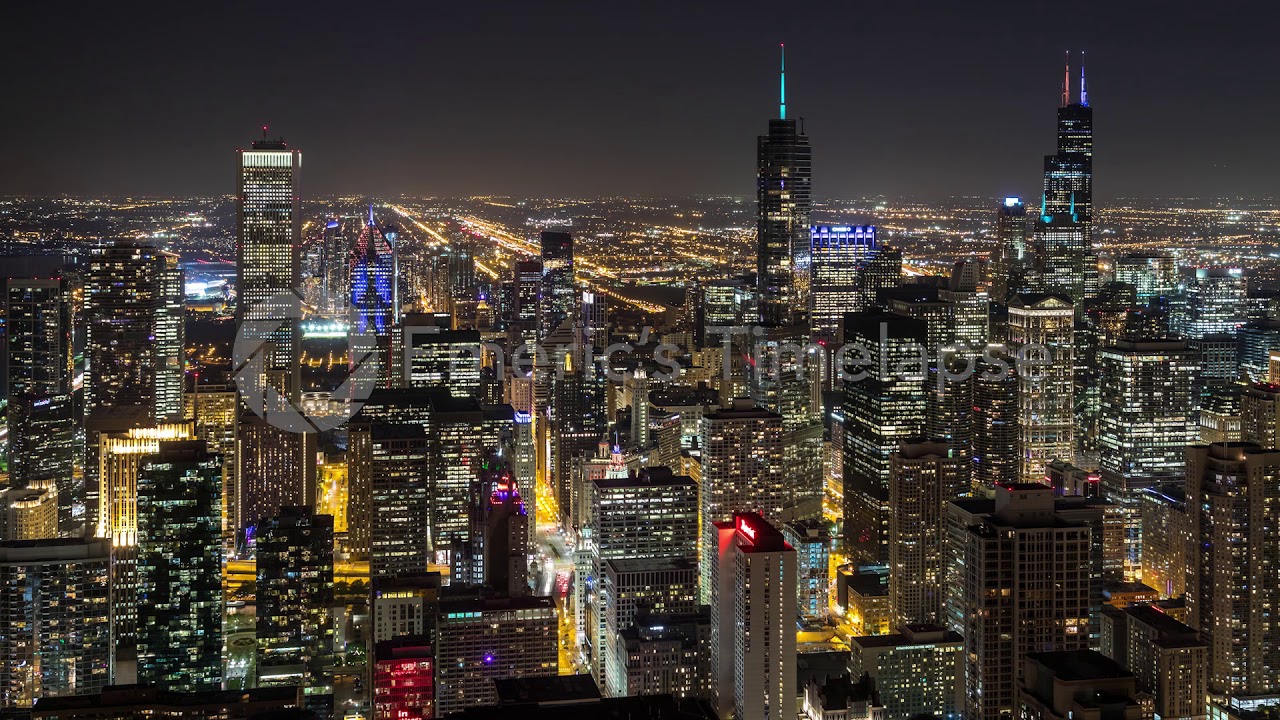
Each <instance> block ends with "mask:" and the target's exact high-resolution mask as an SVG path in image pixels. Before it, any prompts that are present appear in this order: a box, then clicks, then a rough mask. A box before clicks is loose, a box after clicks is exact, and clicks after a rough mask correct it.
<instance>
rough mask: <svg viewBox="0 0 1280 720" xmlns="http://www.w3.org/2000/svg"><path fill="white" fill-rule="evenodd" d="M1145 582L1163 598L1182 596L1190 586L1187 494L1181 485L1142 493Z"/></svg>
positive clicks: (1158, 487) (1150, 489)
mask: <svg viewBox="0 0 1280 720" xmlns="http://www.w3.org/2000/svg"><path fill="white" fill-rule="evenodd" d="M1140 514H1141V522H1142V537H1143V543H1142V582H1143V583H1144V584H1146V585H1149V586H1150V587H1153V588H1155V589H1156V591H1157V592H1159V593H1160V596H1161V597H1164V598H1176V597H1181V596H1182V595H1184V594H1185V593H1186V589H1187V563H1188V561H1187V555H1188V553H1189V552H1190V548H1191V528H1190V526H1189V525H1188V522H1189V519H1190V518H1189V516H1188V515H1187V494H1186V490H1185V489H1184V488H1183V487H1182V485H1181V484H1168V485H1158V486H1156V487H1150V488H1147V489H1146V490H1144V491H1143V492H1142V499H1141V503H1140Z"/></svg>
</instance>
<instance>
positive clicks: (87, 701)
mask: <svg viewBox="0 0 1280 720" xmlns="http://www.w3.org/2000/svg"><path fill="white" fill-rule="evenodd" d="M297 701H298V688H296V687H269V688H254V689H252V690H208V691H205V692H191V693H184V692H170V691H168V690H161V689H160V688H157V687H153V686H150V685H109V686H107V687H105V688H103V689H102V692H100V693H95V694H91V695H67V696H62V697H42V698H39V699H37V700H36V704H35V708H34V710H35V712H36V713H37V715H38V714H40V713H52V712H55V711H56V712H68V711H72V710H78V709H87V708H109V707H127V706H136V705H163V706H167V707H192V706H200V705H236V704H241V703H255V704H256V703H279V704H280V705H281V706H287V705H291V704H294V703H296V702H297Z"/></svg>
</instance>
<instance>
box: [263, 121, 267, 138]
mask: <svg viewBox="0 0 1280 720" xmlns="http://www.w3.org/2000/svg"><path fill="white" fill-rule="evenodd" d="M262 139H263V141H264V142H265V141H266V139H267V126H266V125H263V126H262Z"/></svg>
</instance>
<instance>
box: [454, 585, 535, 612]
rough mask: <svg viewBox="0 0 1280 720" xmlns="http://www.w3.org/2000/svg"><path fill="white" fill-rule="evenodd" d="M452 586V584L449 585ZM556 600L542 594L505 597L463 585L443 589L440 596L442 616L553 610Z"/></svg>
mask: <svg viewBox="0 0 1280 720" xmlns="http://www.w3.org/2000/svg"><path fill="white" fill-rule="evenodd" d="M448 587H452V586H448ZM555 607H556V604H555V601H554V600H553V599H552V598H550V597H546V596H542V595H525V596H521V597H505V596H501V595H497V594H495V593H493V592H492V591H488V590H487V589H483V588H475V587H463V588H456V589H449V590H443V589H442V595H441V597H440V618H441V619H445V618H447V617H449V616H450V615H453V614H456V613H467V612H502V611H504V610H543V609H545V610H552V611H554V610H555Z"/></svg>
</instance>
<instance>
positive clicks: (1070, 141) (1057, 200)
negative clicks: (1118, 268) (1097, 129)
mask: <svg viewBox="0 0 1280 720" xmlns="http://www.w3.org/2000/svg"><path fill="white" fill-rule="evenodd" d="M1070 75H1071V73H1070V68H1069V67H1068V69H1067V73H1066V74H1065V75H1064V76H1063V79H1062V105H1061V106H1059V107H1058V151H1057V153H1055V154H1053V155H1047V156H1045V159H1044V208H1043V210H1042V211H1041V215H1061V214H1073V215H1077V216H1078V217H1079V218H1080V219H1081V221H1082V222H1083V223H1085V225H1086V229H1085V231H1084V235H1085V247H1086V248H1088V246H1089V241H1090V239H1091V235H1092V233H1091V232H1090V230H1089V229H1088V226H1091V225H1092V223H1093V108H1092V107H1090V106H1089V94H1088V92H1087V91H1086V90H1085V81H1084V67H1083V63H1082V65H1081V68H1080V90H1079V95H1078V99H1077V100H1076V101H1075V102H1072V101H1071V78H1070Z"/></svg>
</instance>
